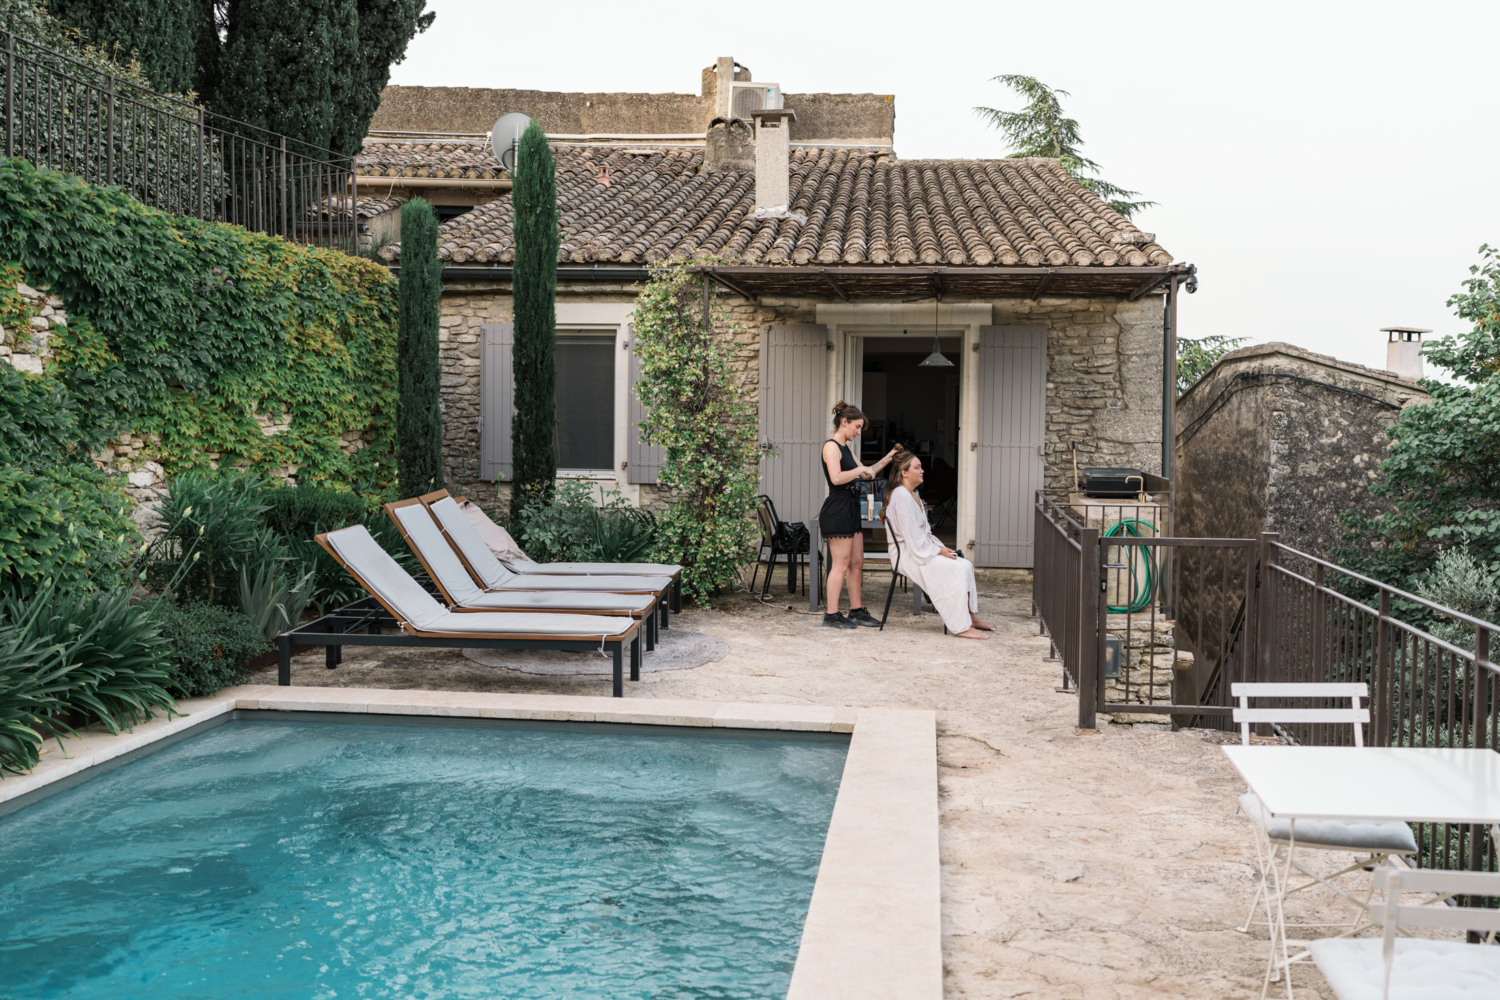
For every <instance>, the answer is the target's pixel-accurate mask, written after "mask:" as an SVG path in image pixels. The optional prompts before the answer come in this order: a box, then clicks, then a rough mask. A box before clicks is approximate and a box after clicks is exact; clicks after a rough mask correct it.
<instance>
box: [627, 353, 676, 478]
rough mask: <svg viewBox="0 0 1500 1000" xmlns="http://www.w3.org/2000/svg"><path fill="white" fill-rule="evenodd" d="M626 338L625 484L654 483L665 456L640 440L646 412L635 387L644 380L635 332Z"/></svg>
mask: <svg viewBox="0 0 1500 1000" xmlns="http://www.w3.org/2000/svg"><path fill="white" fill-rule="evenodd" d="M625 336H626V338H627V339H628V340H629V341H630V400H629V402H628V403H627V404H626V405H627V411H626V412H627V413H628V414H629V420H630V426H629V428H627V429H626V431H625V437H626V449H625V462H626V465H625V481H626V482H627V483H654V482H656V481H657V473H658V472H660V470H661V463H662V460H663V459H664V458H665V457H666V453H665V452H664V451H663V450H662V448H661V446H660V445H655V444H647V443H646V442H645V441H642V440H641V419H642V418H643V417H644V416H645V415H646V409H645V407H643V406H642V405H641V401H640V400H639V399H638V398H636V394H635V384H636V382H637V381H639V380H640V377H641V363H640V361H639V359H637V358H636V356H635V336H634V330H633V329H632V328H631V327H629V326H626V327H625Z"/></svg>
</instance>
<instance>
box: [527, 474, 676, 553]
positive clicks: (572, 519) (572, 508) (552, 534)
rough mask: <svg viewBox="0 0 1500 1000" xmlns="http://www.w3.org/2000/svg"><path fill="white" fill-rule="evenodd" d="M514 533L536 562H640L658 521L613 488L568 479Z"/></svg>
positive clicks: (652, 541) (532, 509)
mask: <svg viewBox="0 0 1500 1000" xmlns="http://www.w3.org/2000/svg"><path fill="white" fill-rule="evenodd" d="M523 518H524V520H523V521H522V522H521V523H519V524H515V523H513V524H512V525H511V530H512V532H513V533H514V536H515V539H516V541H517V542H518V543H519V544H520V546H521V547H522V548H523V549H525V550H526V554H527V555H528V556H530V557H531V558H532V559H534V560H536V561H537V562H571V561H578V562H639V561H641V560H642V559H644V558H646V556H648V555H649V554H650V552H651V549H652V547H653V546H654V545H655V543H656V530H657V529H656V517H655V515H653V514H652V513H651V512H650V511H647V510H642V509H640V508H638V507H633V506H631V505H630V503H629V502H628V501H626V500H625V498H624V497H623V496H622V495H621V494H620V491H619V488H618V487H615V488H614V489H613V490H612V491H611V492H610V493H605V492H604V489H603V487H599V488H598V489H597V490H596V489H595V487H594V485H593V484H592V483H585V482H580V481H578V480H576V479H564V480H561V481H559V482H558V483H557V486H556V487H555V489H554V490H553V492H552V496H551V497H550V498H549V499H548V500H547V501H546V502H545V503H543V504H541V505H540V506H534V507H530V508H527V509H526V511H525V513H524V514H523Z"/></svg>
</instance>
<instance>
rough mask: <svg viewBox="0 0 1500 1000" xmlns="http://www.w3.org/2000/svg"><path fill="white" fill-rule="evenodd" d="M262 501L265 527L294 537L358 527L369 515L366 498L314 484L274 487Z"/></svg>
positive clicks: (262, 496) (263, 495) (265, 491)
mask: <svg viewBox="0 0 1500 1000" xmlns="http://www.w3.org/2000/svg"><path fill="white" fill-rule="evenodd" d="M259 499H260V502H261V503H263V504H264V505H265V508H266V509H265V510H264V511H263V512H262V514H261V520H262V521H263V522H265V525H266V527H268V528H270V529H271V530H272V531H274V532H276V533H277V534H278V535H288V536H291V537H293V538H312V537H313V536H314V535H316V534H318V533H320V532H324V531H335V530H337V529H339V528H347V527H348V526H349V525H351V524H359V523H361V522H362V521H364V519H365V514H366V513H367V506H366V504H365V500H364V498H363V497H361V496H359V495H357V494H354V493H350V492H348V491H345V490H335V489H330V488H328V487H326V486H321V485H318V484H315V483H298V484H297V485H296V486H294V487H273V488H271V489H268V490H264V491H262V492H261V495H260V498H259Z"/></svg>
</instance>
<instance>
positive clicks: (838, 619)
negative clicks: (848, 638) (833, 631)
mask: <svg viewBox="0 0 1500 1000" xmlns="http://www.w3.org/2000/svg"><path fill="white" fill-rule="evenodd" d="M823 627H824V628H859V626H858V625H856V624H854V623H853V622H851V621H850V620H849V619H847V618H845V617H844V613H843V612H842V611H835V612H834V613H833V614H831V615H824V616H823Z"/></svg>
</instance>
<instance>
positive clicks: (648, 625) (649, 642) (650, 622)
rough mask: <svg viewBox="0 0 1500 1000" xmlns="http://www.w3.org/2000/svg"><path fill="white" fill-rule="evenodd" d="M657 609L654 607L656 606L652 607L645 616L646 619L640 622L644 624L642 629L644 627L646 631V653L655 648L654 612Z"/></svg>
mask: <svg viewBox="0 0 1500 1000" xmlns="http://www.w3.org/2000/svg"><path fill="white" fill-rule="evenodd" d="M657 610H658V609H656V608H652V609H651V613H650V614H648V615H647V616H646V620H645V621H644V622H642V623H641V624H642V625H643V626H644V629H645V632H646V652H648V653H649V652H651V651H652V650H654V649H656V612H657Z"/></svg>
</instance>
